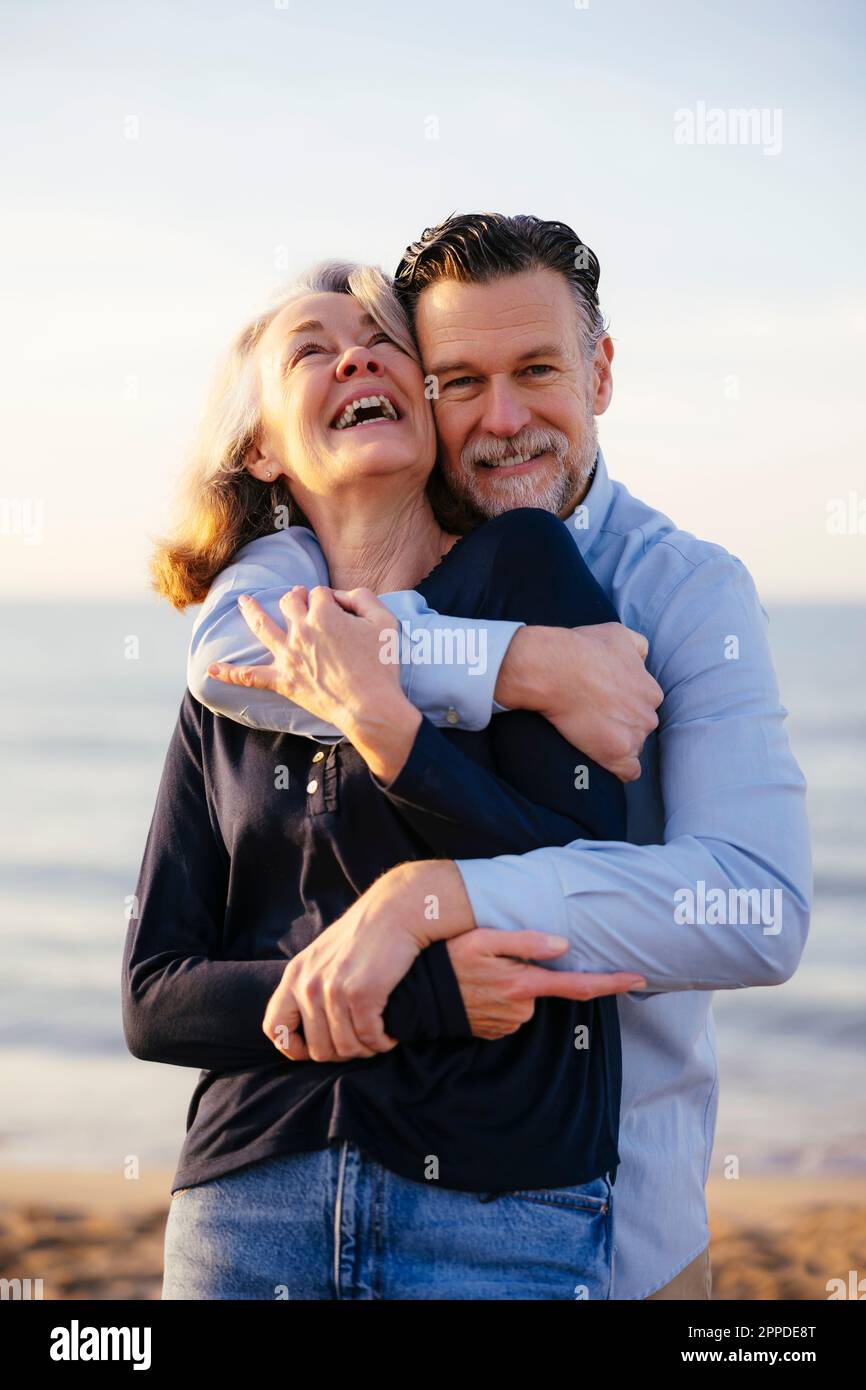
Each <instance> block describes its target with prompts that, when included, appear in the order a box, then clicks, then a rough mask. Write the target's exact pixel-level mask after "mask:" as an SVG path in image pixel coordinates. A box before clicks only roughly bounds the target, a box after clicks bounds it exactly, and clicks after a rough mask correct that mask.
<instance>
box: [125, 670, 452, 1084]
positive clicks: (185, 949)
mask: <svg viewBox="0 0 866 1390" xmlns="http://www.w3.org/2000/svg"><path fill="white" fill-rule="evenodd" d="M201 713H202V711H201V707H200V706H199V705H198V704H197V702H196V701H194V700H193V699H192V697H191V696H190V695H189V694H187V695H186V697H185V698H184V701H183V704H182V706H181V710H180V715H179V717H178V722H177V725H176V727H175V731H174V734H173V737H172V740H171V743H170V745H169V750H168V754H167V756H166V760H165V767H164V769H163V774H162V780H161V782H160V787H159V792H158V795H157V801H156V808H155V810H154V814H153V820H152V823H151V827H150V832H149V834H148V838H147V845H146V848H145V852H144V858H143V862H142V866H141V872H140V875H139V880H138V885H137V888H136V895H135V915H133V916H132V917H131V919H130V922H129V928H128V932H127V937H126V944H125V948H124V953H123V977H122V1003H123V1028H124V1036H125V1038H126V1043H127V1046H128V1047H129V1050H130V1051H131V1052H132V1054H133V1055H134V1056H135V1057H139V1058H141V1059H142V1060H144V1061H149V1062H167V1063H171V1064H173V1065H175V1066H182V1067H199V1068H205V1069H209V1070H219V1071H224V1070H229V1069H231V1068H246V1067H254V1066H261V1065H262V1064H264V1063H273V1062H274V1061H275V1060H276V1056H277V1054H276V1053H275V1050H274V1046H273V1044H272V1043H271V1042H270V1041H269V1039H268V1038H267V1037H266V1036H265V1034H264V1033H263V1031H262V1020H263V1018H264V1015H265V1011H266V1008H267V1005H268V1001H269V999H270V998H271V996H272V994H273V993H274V990H275V989H276V988H277V986H278V985H279V983H280V980H281V979H282V976H283V972H284V971H285V968H286V964H287V961H286V960H285V958H282V957H280V958H278V959H275V960H224V959H220V955H221V950H222V923H223V917H224V914H225V905H226V893H227V884H228V871H229V858H228V854H227V852H226V849H225V846H224V845H223V843H222V838H221V837H220V835H219V832H218V830H217V829H216V828H215V827H214V825H213V824H212V821H211V817H210V813H209V809H208V801H207V794H206V787H205V778H204V768H203V761H202V748H201V724H200V720H201ZM439 954H440V955H444V952H440V953H439ZM448 970H449V966H448V963H447V958H446V959H445V960H444V961H443V960H442V959H437V960H430V961H424V962H421V961H420V960H419V962H418V963H417V967H413V969H412V970H410V971H409V972H408V974H407V975H406V976H405V977H404V979H403V980H402V981H401V982H400V985H399V987H398V990H395V991H394V996H395V997H394V998H393V999H389V1003H388V1009H387V1017H388V1022H389V1024H390V1026H391V1028H392V1029H393V1031H392V1032H391V1036H392V1037H395V1038H397V1039H398V1040H399V1041H401V1042H412V1041H416V1040H419V1041H423V1040H425V1039H427V1038H430V1037H435V1036H440V1035H442V1036H465V1035H466V1033H467V1032H468V1029H467V1026H466V1021H465V1015H464V1014H462V1012H461V1010H460V1007H459V989H458V987H457V984H456V980H455V981H454V982H453V987H451V988H450V989H449V988H447V985H448V981H447V979H446V980H445V982H444V983H442V976H443V975H444V974H445V973H446V972H448ZM436 981H438V982H440V983H439V986H438V988H436V987H434V982H436ZM455 994H456V1001H455Z"/></svg>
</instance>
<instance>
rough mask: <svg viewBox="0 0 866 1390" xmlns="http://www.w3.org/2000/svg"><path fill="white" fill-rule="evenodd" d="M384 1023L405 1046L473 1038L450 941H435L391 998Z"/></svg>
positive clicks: (392, 992) (386, 1006) (390, 1032)
mask: <svg viewBox="0 0 866 1390" xmlns="http://www.w3.org/2000/svg"><path fill="white" fill-rule="evenodd" d="M382 1024H383V1027H384V1029H385V1032H386V1033H387V1034H388V1035H389V1037H392V1038H397V1039H398V1041H400V1042H405V1043H429V1042H438V1041H439V1040H441V1039H450V1040H452V1041H465V1040H467V1039H469V1038H471V1037H472V1028H471V1026H470V1023H469V1017H468V1015H467V1013H466V1009H465V1007H464V1004H463V995H462V994H461V993H460V985H459V983H458V980H457V976H456V974H455V973H454V967H453V965H452V964H451V957H450V956H449V954H448V943H447V942H446V941H433V942H431V944H430V945H429V946H428V947H427V948H426V949H425V950H423V951H422V952H421V953H420V955H419V956H418V958H417V959H416V961H415V963H414V965H413V966H412V969H411V970H410V971H409V973H408V974H407V975H404V976H403V979H402V980H400V982H399V983H398V984H397V985H395V987H394V989H393V990H392V991H391V993H390V995H389V996H388V1002H387V1004H386V1005H385V1010H384V1012H383V1015H382Z"/></svg>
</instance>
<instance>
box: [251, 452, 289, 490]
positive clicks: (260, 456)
mask: <svg viewBox="0 0 866 1390" xmlns="http://www.w3.org/2000/svg"><path fill="white" fill-rule="evenodd" d="M244 468H245V469H246V470H247V472H248V473H251V474H252V476H253V477H254V478H258V480H259V482H260V483H273V482H275V481H276V479H277V478H278V477H279V476H280V473H281V472H282V471H283V470H282V468H281V467H280V465H279V462H278V460H277V459H275V458H274V456H273V454H271V453H270V452H268V451H267V450H263V449H262V448H261V447H260V446H259V445H258V444H251V445H250V447H249V448H248V449H247V451H246V453H245V454H244Z"/></svg>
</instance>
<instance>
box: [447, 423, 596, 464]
mask: <svg viewBox="0 0 866 1390" xmlns="http://www.w3.org/2000/svg"><path fill="white" fill-rule="evenodd" d="M570 447H571V446H570V444H569V440H568V435H566V434H563V433H562V432H561V431H560V430H551V429H536V428H534V427H532V428H527V429H525V430H518V432H517V434H513V435H511V437H510V438H509V439H499V438H494V437H493V436H492V435H491V436H490V437H488V438H486V439H473V440H470V442H469V443H468V444H466V445H465V446H464V448H463V449H462V450H461V451H460V462H461V464H462V465H463V467H464V468H472V467H474V465H475V464H478V463H502V461H503V460H504V459H514V458H533V457H534V456H535V455H536V454H548V453H550V454H555V455H556V456H557V457H558V458H559V459H562V460H564V459H566V458H567V457H568V452H569V449H570Z"/></svg>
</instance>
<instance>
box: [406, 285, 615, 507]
mask: <svg viewBox="0 0 866 1390" xmlns="http://www.w3.org/2000/svg"><path fill="white" fill-rule="evenodd" d="M415 333H416V336H417V339H418V345H419V347H420V349H421V357H422V359H423V361H424V369H425V371H426V372H427V373H428V375H432V376H434V377H435V378H436V379H437V387H438V393H439V395H438V399H434V402H433V409H434V413H435V418H436V429H437V432H438V435H439V446H440V459H441V464H442V469H443V471H444V474H445V477H446V479H447V481H448V484H449V487H450V488H451V490H452V492H453V493H455V495H456V496H458V497H460V498H462V499H464V500H466V501H468V502H469V503H470V504H471V505H472V506H473V507H474V508H475V509H476V510H477V511H479V512H481V513H482V514H483V515H484V516H498V515H499V514H500V513H501V512H506V511H510V510H511V508H512V507H526V506H529V507H543V508H544V509H545V510H547V511H551V512H555V513H556V514H557V515H559V516H567V515H568V514H569V512H570V511H571V510H572V509H573V508H574V506H575V505H576V504H577V502H578V501H579V500H580V498H581V497H582V496H583V494H584V492H585V491H586V486H587V480H588V478H589V475H590V473H591V472H592V467H593V464H594V462H595V456H596V452H597V449H598V435H597V432H596V426H595V418H594V417H595V416H596V415H600V414H601V413H602V412H603V411H604V410H606V409H607V406H608V403H609V401H610V397H611V392H612V378H611V372H610V362H611V359H612V357H613V343H612V342H611V340H610V338H609V337H608V336H607V335H605V337H604V339H603V340H602V342H601V343H600V344H599V347H598V349H597V351H596V355H595V359H594V361H591V362H588V361H587V360H586V358H585V356H584V353H583V350H582V345H581V339H580V322H579V318H578V310H577V306H576V304H575V301H574V297H573V294H572V291H571V287H570V286H569V284H568V282H567V281H566V280H565V278H564V277H563V276H562V275H559V274H558V273H557V272H556V271H553V270H528V271H522V272H520V273H519V274H517V275H504V276H503V277H502V278H501V279H499V280H494V281H491V282H490V283H488V284H483V285H474V284H473V285H465V284H461V283H459V282H458V281H455V280H440V281H437V282H436V283H435V284H433V285H430V286H429V287H428V288H427V289H425V290H424V291H423V292H422V293H421V295H420V297H419V300H418V303H417V306H416V311H415Z"/></svg>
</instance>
